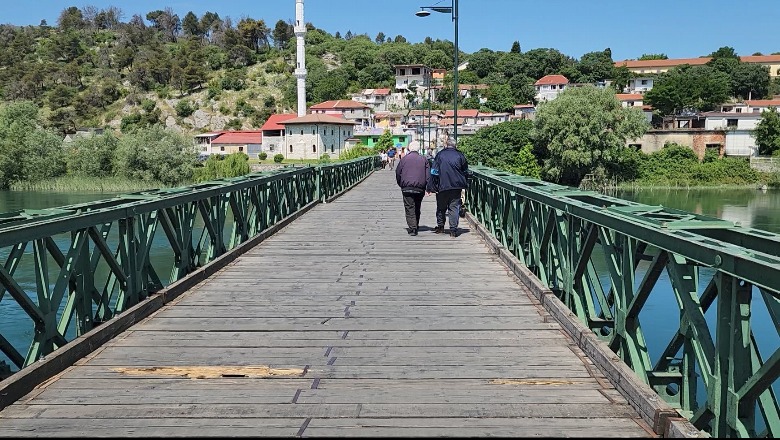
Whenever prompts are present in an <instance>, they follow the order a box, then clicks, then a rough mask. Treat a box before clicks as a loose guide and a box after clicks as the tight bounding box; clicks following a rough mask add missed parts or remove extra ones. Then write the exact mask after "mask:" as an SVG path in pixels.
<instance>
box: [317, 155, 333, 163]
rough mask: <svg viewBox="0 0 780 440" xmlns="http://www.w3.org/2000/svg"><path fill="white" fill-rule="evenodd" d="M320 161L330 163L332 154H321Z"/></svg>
mask: <svg viewBox="0 0 780 440" xmlns="http://www.w3.org/2000/svg"><path fill="white" fill-rule="evenodd" d="M318 162H319V163H330V156H328V154H327V153H326V154H323V155H322V156H320V160H318Z"/></svg>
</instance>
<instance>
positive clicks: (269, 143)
mask: <svg viewBox="0 0 780 440" xmlns="http://www.w3.org/2000/svg"><path fill="white" fill-rule="evenodd" d="M297 117H298V115H297V114H295V113H287V114H279V115H271V116H270V117H269V118H268V120H266V121H265V124H263V126H262V127H260V131H261V132H262V133H263V147H262V151H265V152H266V153H268V154H269V155H271V156H273V155H274V154H277V153H279V152H280V151H281V150H282V149H283V147H284V135H285V132H284V131H285V129H284V125H282V124H281V122H284V121H288V120H290V119H294V118H297Z"/></svg>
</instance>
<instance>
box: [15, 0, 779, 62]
mask: <svg viewBox="0 0 780 440" xmlns="http://www.w3.org/2000/svg"><path fill="white" fill-rule="evenodd" d="M450 2H451V0H430V1H420V0H390V1H376V0H305V19H306V21H310V22H312V23H313V24H314V25H315V26H317V27H318V28H321V29H324V30H325V31H327V32H329V33H331V34H335V33H336V31H339V32H341V34H342V35H343V34H345V33H346V32H347V31H348V30H351V31H352V33H358V34H362V33H367V34H369V35H370V36H371V37H372V38H373V37H374V36H376V34H377V33H378V32H379V31H381V32H384V33H385V34H386V35H389V36H393V37H394V36H395V35H398V34H401V35H403V36H404V37H406V39H407V40H408V41H410V42H413V43H414V42H420V41H422V40H423V39H425V37H426V36H430V37H432V38H433V39H437V38H438V39H447V40H450V41H452V40H453V36H454V29H453V25H452V21H451V17H450V15H449V14H439V13H435V12H434V13H432V14H431V15H430V16H429V17H427V18H418V17H416V16H415V15H414V12H415V11H417V10H418V8H419V7H420V6H431V5H434V4H439V5H440V6H449V5H450V4H451V3H450ZM86 5H92V6H96V7H98V8H104V7H106V6H117V7H119V8H120V9H121V10H122V11H123V13H124V17H123V19H122V20H123V21H127V20H128V19H129V18H130V17H131V16H132V15H133V14H141V15H142V16H145V15H146V13H147V12H149V11H153V10H156V9H164V8H165V7H171V8H172V9H173V10H174V11H175V12H176V13H177V14H179V17H182V18H183V17H184V15H185V14H186V13H187V12H188V11H190V10H191V11H193V12H194V13H195V14H197V15H198V16H200V15H202V14H203V13H204V12H206V11H212V12H216V13H218V14H219V16H220V17H223V18H224V17H226V16H229V17H231V18H232V19H233V20H234V23H235V22H237V21H238V19H240V18H241V17H251V18H255V19H261V18H262V19H263V20H265V22H266V24H267V25H269V27H272V26H273V25H274V24H275V23H276V21H277V20H279V19H283V20H288V19H294V17H295V0H251V1H250V0H223V1H213V0H210V1H206V0H189V1H186V0H91V1H90V0H87V1H69V0H0V6H2V7H1V8H0V23H10V24H16V25H37V24H39V23H40V21H41V19H46V21H47V22H48V23H49V24H50V25H54V24H55V23H56V21H57V17H58V15H59V13H60V12H61V11H62V10H63V9H65V8H67V7H69V6H76V7H79V8H81V7H83V6H86ZM459 5H460V18H459V20H458V24H459V29H460V30H459V33H458V39H459V47H460V48H461V50H462V51H465V52H468V53H472V52H475V51H477V50H479V49H480V48H483V47H486V48H489V49H493V50H501V51H508V50H509V49H510V48H511V46H512V42H513V41H515V40H517V41H519V42H520V46H521V48H522V50H523V51H526V50H530V49H535V48H540V47H550V48H555V49H558V50H560V51H561V52H563V53H564V54H566V55H570V56H573V57H575V58H579V57H581V56H582V54H584V53H587V52H591V51H597V50H603V49H605V48H607V47H609V48H611V49H612V57H613V59H615V60H616V61H617V60H622V59H631V58H637V57H639V56H641V55H642V54H644V53H665V54H667V55H668V56H669V57H670V58H693V57H698V56H702V55H707V54H709V53H711V52H713V51H715V50H716V49H718V48H719V47H722V46H731V47H733V48H734V49H735V50H736V51H737V53H738V54H740V55H751V54H753V53H754V52H762V53H764V54H769V53H772V52H780V35H778V33H777V32H778V28H777V26H778V23H780V0H744V1H741V2H737V1H734V0H708V1H706V2H701V1H692V0H652V1H642V2H640V1H631V0H594V1H582V0H546V1H541V0H533V1H526V0H460V3H459Z"/></svg>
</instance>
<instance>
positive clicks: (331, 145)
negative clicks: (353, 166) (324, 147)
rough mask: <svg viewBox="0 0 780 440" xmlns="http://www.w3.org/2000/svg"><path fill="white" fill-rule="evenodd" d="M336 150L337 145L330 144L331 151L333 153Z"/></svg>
mask: <svg viewBox="0 0 780 440" xmlns="http://www.w3.org/2000/svg"><path fill="white" fill-rule="evenodd" d="M334 151H336V147H334V146H333V144H330V152H331V153H333V152H334Z"/></svg>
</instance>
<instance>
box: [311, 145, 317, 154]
mask: <svg viewBox="0 0 780 440" xmlns="http://www.w3.org/2000/svg"><path fill="white" fill-rule="evenodd" d="M311 152H312V153H316V152H317V146H316V145H312V146H311Z"/></svg>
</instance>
